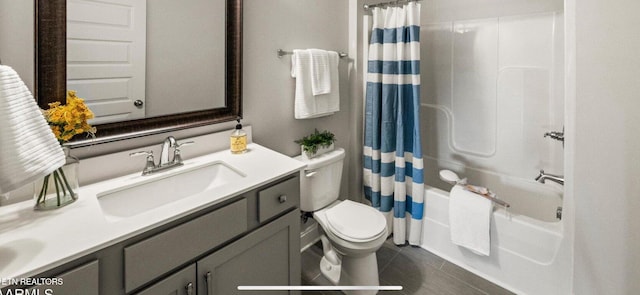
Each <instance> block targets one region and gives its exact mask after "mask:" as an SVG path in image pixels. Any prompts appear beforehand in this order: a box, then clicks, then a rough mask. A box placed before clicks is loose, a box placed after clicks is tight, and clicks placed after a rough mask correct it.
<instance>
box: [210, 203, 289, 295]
mask: <svg viewBox="0 0 640 295" xmlns="http://www.w3.org/2000/svg"><path fill="white" fill-rule="evenodd" d="M197 264H198V279H199V280H198V281H199V282H201V283H199V284H198V294H199V295H229V294H242V295H248V294H265V291H256V292H250V291H238V286H290V285H294V286H297V285H300V222H299V212H298V211H297V210H293V211H291V212H289V213H288V214H286V215H284V216H282V217H280V218H278V219H276V220H274V221H273V222H271V223H268V224H267V225H265V226H263V227H261V228H259V229H257V230H255V231H254V232H252V233H250V234H248V235H247V236H245V237H243V238H242V239H240V240H238V241H236V242H234V243H232V244H229V245H228V246H226V247H224V248H222V249H220V250H219V251H217V252H215V253H213V254H211V255H209V256H207V257H205V258H203V259H202V260H200V261H198V263H197ZM268 293H269V294H298V292H293V291H292V292H291V293H289V292H287V291H280V292H278V291H269V292H268Z"/></svg>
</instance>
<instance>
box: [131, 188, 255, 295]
mask: <svg viewBox="0 0 640 295" xmlns="http://www.w3.org/2000/svg"><path fill="white" fill-rule="evenodd" d="M246 230H247V200H246V199H242V200H240V201H237V202H235V203H232V204H229V205H227V206H225V207H222V208H220V209H217V210H215V211H213V212H211V213H208V214H206V215H204V216H201V217H198V218H196V219H194V220H191V221H188V222H186V223H183V224H181V225H178V226H176V227H174V228H172V229H169V230H167V231H165V232H162V233H160V234H157V235H155V236H153V237H150V238H148V239H146V240H143V241H141V242H138V243H136V244H133V245H131V246H128V247H125V248H124V274H125V276H124V277H125V290H126V292H127V293H129V292H131V291H132V290H135V289H136V288H138V287H140V286H142V285H143V284H145V283H147V282H148V281H150V280H152V279H154V278H156V277H158V276H160V275H162V274H164V273H166V272H168V271H170V270H172V269H174V268H176V267H178V266H180V265H182V264H184V263H185V262H188V261H189V260H191V259H193V258H194V257H196V256H198V255H201V254H203V253H205V252H206V251H208V250H210V249H212V248H214V247H216V246H218V245H220V244H222V243H224V242H226V241H227V240H229V239H231V238H233V237H235V236H237V235H239V234H241V233H243V232H245V231H246Z"/></svg>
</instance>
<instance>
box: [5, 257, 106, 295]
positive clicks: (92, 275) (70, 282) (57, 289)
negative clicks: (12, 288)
mask: <svg viewBox="0 0 640 295" xmlns="http://www.w3.org/2000/svg"><path fill="white" fill-rule="evenodd" d="M56 277H58V278H60V279H62V282H61V284H60V285H46V286H37V287H33V288H29V290H31V293H28V294H83V295H98V294H99V289H100V286H99V264H98V260H95V261H93V262H89V263H87V264H85V265H82V266H79V267H76V268H74V269H72V270H70V271H67V272H65V273H63V274H60V275H57V276H56ZM36 290H37V291H36ZM47 290H49V291H47ZM0 294H2V293H1V292H0ZM7 294H9V293H7ZM15 294H18V293H15ZM25 294H27V293H25Z"/></svg>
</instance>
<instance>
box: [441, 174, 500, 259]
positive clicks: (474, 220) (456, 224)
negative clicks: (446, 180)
mask: <svg viewBox="0 0 640 295" xmlns="http://www.w3.org/2000/svg"><path fill="white" fill-rule="evenodd" d="M449 198H450V200H449V227H450V231H451V242H453V243H454V244H456V245H459V246H463V247H465V248H467V249H469V250H471V251H472V252H474V253H476V254H478V255H484V256H489V254H491V233H490V227H491V212H492V209H493V202H491V200H488V199H486V198H483V197H482V196H479V195H477V194H475V193H472V192H470V191H467V190H465V189H464V188H463V187H462V186H460V185H456V186H454V187H453V188H452V189H451V194H450V195H449Z"/></svg>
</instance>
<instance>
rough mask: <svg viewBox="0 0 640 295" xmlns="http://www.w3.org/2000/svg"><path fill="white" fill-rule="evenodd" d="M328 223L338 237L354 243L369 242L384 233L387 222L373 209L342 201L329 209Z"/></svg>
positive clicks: (327, 213)
mask: <svg viewBox="0 0 640 295" xmlns="http://www.w3.org/2000/svg"><path fill="white" fill-rule="evenodd" d="M326 216H327V223H328V225H329V228H330V229H331V232H332V233H334V234H335V235H336V236H338V237H340V238H342V239H344V240H347V241H352V242H368V241H371V240H374V239H376V238H378V237H379V236H380V235H381V234H383V233H384V230H385V228H386V226H387V221H386V219H385V218H384V215H382V213H380V212H379V211H378V210H376V209H375V208H373V207H369V206H367V205H364V204H360V203H356V202H353V201H349V200H346V201H342V202H340V204H338V205H335V206H333V207H332V208H329V209H327V211H326Z"/></svg>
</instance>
